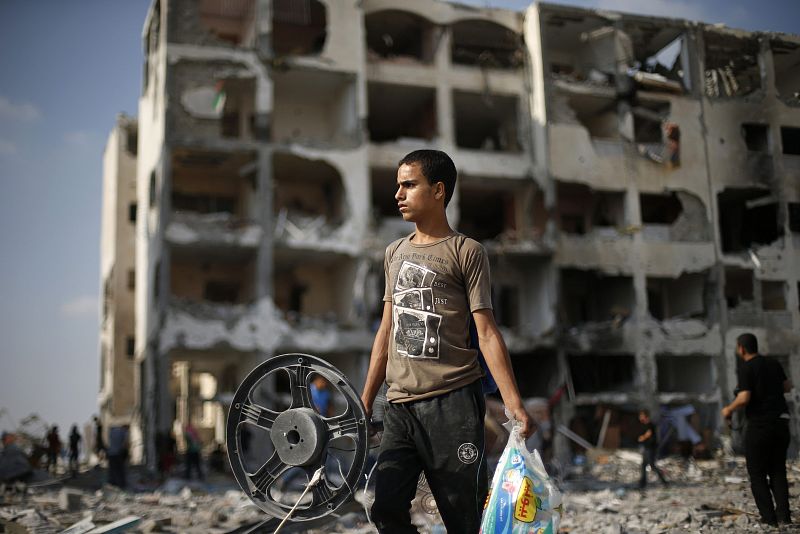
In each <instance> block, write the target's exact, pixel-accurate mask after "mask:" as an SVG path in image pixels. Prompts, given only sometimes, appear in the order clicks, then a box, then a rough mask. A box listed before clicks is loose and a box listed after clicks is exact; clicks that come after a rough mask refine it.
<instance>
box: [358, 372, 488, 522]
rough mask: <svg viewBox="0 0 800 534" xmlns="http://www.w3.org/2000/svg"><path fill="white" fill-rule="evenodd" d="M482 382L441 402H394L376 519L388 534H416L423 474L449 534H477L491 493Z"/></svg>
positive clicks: (381, 459) (387, 417)
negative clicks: (414, 508)
mask: <svg viewBox="0 0 800 534" xmlns="http://www.w3.org/2000/svg"><path fill="white" fill-rule="evenodd" d="M485 412H486V405H485V403H484V398H483V393H482V392H481V386H480V381H477V382H475V383H473V384H470V385H469V386H465V387H463V388H460V389H457V390H455V391H451V392H449V393H446V394H444V395H439V396H438V397H433V398H430V399H423V400H419V401H412V402H404V403H389V404H388V406H387V407H386V413H385V414H384V419H383V425H384V432H383V438H382V441H381V448H380V453H379V455H378V466H377V467H376V469H375V475H374V476H375V502H374V504H373V505H372V512H371V514H370V515H371V518H372V520H373V522H374V523H375V526H376V527H377V528H378V531H379V532H381V533H382V534H406V533H416V532H417V529H416V528H415V527H414V526H413V525H412V524H411V515H410V513H409V511H410V508H411V501H412V500H413V499H414V495H415V493H416V491H417V482H418V480H419V476H420V473H422V472H424V473H425V478H426V479H427V481H428V485H429V486H430V489H431V493H432V494H433V497H434V499H436V505H437V507H438V508H439V513H440V514H441V516H442V520H443V521H444V525H445V527H446V528H447V531H448V532H451V533H453V534H477V532H478V530H479V528H480V521H481V513H482V511H483V505H484V502H485V500H486V492H487V490H488V478H487V474H486V462H485V460H484V457H483V452H484V451H483V416H484V414H485Z"/></svg>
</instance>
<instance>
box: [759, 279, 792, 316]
mask: <svg viewBox="0 0 800 534" xmlns="http://www.w3.org/2000/svg"><path fill="white" fill-rule="evenodd" d="M785 288H786V283H785V282H780V281H771V280H762V281H761V309H762V310H764V311H782V310H785V309H786V290H785Z"/></svg>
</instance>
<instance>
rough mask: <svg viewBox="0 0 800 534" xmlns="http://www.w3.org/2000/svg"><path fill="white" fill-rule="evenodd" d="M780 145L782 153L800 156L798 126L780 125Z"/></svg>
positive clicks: (799, 132) (799, 130)
mask: <svg viewBox="0 0 800 534" xmlns="http://www.w3.org/2000/svg"><path fill="white" fill-rule="evenodd" d="M781 146H782V147H783V153H784V154H788V155H791V156H800V128H791V127H789V126H781Z"/></svg>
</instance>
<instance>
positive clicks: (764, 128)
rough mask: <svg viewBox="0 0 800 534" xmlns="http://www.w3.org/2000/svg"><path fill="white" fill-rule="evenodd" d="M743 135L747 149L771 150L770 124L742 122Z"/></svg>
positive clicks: (755, 150) (756, 150)
mask: <svg viewBox="0 0 800 534" xmlns="http://www.w3.org/2000/svg"><path fill="white" fill-rule="evenodd" d="M742 137H744V143H745V145H747V150H751V151H754V152H769V125H767V124H757V123H744V124H742Z"/></svg>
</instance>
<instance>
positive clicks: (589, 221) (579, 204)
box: [556, 182, 625, 235]
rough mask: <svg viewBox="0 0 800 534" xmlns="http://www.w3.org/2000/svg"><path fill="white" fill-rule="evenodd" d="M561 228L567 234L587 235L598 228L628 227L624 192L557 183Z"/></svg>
mask: <svg viewBox="0 0 800 534" xmlns="http://www.w3.org/2000/svg"><path fill="white" fill-rule="evenodd" d="M556 198H557V204H558V206H557V212H558V221H559V227H560V229H561V231H562V232H566V233H568V234H577V235H585V234H589V233H591V232H592V231H593V230H594V229H595V228H622V227H624V226H625V193H623V192H621V191H596V190H593V189H592V188H590V187H589V186H586V185H583V184H576V183H568V182H557V183H556Z"/></svg>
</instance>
